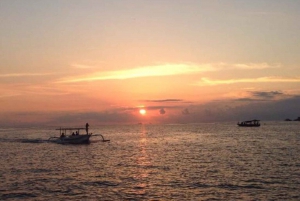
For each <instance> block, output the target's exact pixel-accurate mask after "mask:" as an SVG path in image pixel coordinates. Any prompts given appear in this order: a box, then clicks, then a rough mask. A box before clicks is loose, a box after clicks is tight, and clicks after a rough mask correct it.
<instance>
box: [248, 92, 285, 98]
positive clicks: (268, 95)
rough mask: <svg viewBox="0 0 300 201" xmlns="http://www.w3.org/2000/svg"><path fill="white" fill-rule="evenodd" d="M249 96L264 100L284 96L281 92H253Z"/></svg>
mask: <svg viewBox="0 0 300 201" xmlns="http://www.w3.org/2000/svg"><path fill="white" fill-rule="evenodd" d="M251 94H252V95H253V96H255V97H259V98H264V99H272V98H274V97H278V96H282V95H284V94H283V93H282V92H279V91H253V92H251Z"/></svg>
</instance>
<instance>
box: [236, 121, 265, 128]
mask: <svg viewBox="0 0 300 201" xmlns="http://www.w3.org/2000/svg"><path fill="white" fill-rule="evenodd" d="M259 121H260V120H257V119H253V120H249V121H242V122H241V123H240V122H238V123H237V125H238V126H241V127H259V126H260V123H259Z"/></svg>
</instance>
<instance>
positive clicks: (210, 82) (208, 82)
mask: <svg viewBox="0 0 300 201" xmlns="http://www.w3.org/2000/svg"><path fill="white" fill-rule="evenodd" d="M253 82H256V83H257V82H260V83H275V82H276V83H286V82H300V78H299V77H295V78H286V77H259V78H244V79H228V80H212V79H209V78H201V81H200V82H198V83H197V84H198V85H200V86H204V85H223V84H236V83H253Z"/></svg>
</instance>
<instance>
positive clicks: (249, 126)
mask: <svg viewBox="0 0 300 201" xmlns="http://www.w3.org/2000/svg"><path fill="white" fill-rule="evenodd" d="M238 126H240V127H260V125H242V124H238Z"/></svg>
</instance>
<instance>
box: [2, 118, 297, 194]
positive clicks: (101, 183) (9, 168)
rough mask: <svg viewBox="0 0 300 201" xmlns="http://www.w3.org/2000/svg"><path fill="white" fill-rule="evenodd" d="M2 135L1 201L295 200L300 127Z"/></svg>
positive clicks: (232, 125) (198, 126)
mask: <svg viewBox="0 0 300 201" xmlns="http://www.w3.org/2000/svg"><path fill="white" fill-rule="evenodd" d="M90 131H91V132H93V133H101V134H102V135H104V137H105V139H110V142H102V141H101V138H100V137H92V138H91V141H92V142H91V143H90V144H88V145H61V144H55V143H48V142H47V140H46V139H48V138H49V137H51V136H57V132H56V131H55V130H54V129H52V128H42V129H41V128H22V129H20V128H9V129H0V153H1V160H0V200H300V123H299V122H262V126H261V127H259V128H241V127H237V126H236V123H235V122H231V123H214V124H184V125H179V124H178V125H126V126H102V127H98V128H97V129H96V128H92V126H91V128H90Z"/></svg>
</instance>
